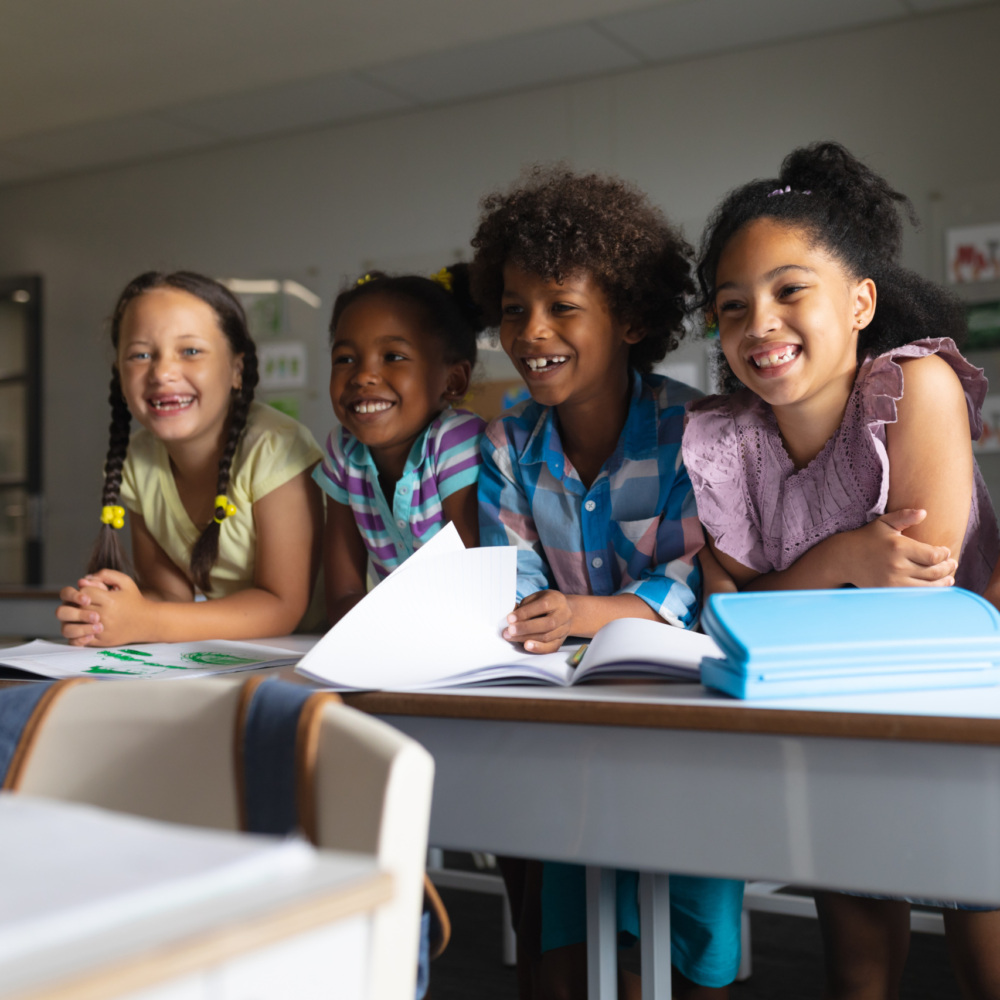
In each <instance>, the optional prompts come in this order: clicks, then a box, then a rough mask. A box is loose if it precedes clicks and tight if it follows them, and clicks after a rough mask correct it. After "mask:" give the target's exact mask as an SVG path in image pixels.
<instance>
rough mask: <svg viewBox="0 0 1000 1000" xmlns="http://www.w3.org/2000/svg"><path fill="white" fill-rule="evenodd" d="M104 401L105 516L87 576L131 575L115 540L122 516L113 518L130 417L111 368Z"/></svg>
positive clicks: (119, 509) (126, 452)
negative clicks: (107, 416) (105, 572)
mask: <svg viewBox="0 0 1000 1000" xmlns="http://www.w3.org/2000/svg"><path fill="white" fill-rule="evenodd" d="M108 401H109V402H110V403H111V429H110V441H109V444H108V457H107V459H106V460H105V463H104V490H103V493H102V495H101V504H102V505H103V508H104V511H105V513H107V514H108V516H107V517H104V516H103V515H102V518H101V521H102V524H101V530H100V531H99V532H98V535H97V541H96V542H95V543H94V550H93V552H92V553H91V555H90V562H89V563H88V564H87V573H88V574H90V573H96V572H97V571H98V570H102V569H116V570H120V571H121V572H123V573H129V574H131V573H132V568H131V566H130V564H129V559H128V556H127V555H126V554H125V550H124V548H123V547H122V544H121V542H120V541H119V540H118V529H120V528H121V526H122V523H123V521H122V518H123V517H124V513H122V514H121V516H117V515H118V512H119V511H121V510H122V508H120V507H119V506H118V499H119V494H120V492H121V485H122V466H123V465H124V464H125V456H126V454H128V437H129V427H130V425H131V423H132V417H131V415H130V414H129V411H128V406H126V405H125V397H124V396H123V395H122V384H121V378H120V377H119V375H118V369H117V368H113V369H112V371H111V392H110V395H109V396H108ZM116 521H117V522H118V523H117V524H116V523H115V522H116Z"/></svg>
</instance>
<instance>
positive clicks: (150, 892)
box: [0, 795, 391, 998]
mask: <svg viewBox="0 0 1000 1000" xmlns="http://www.w3.org/2000/svg"><path fill="white" fill-rule="evenodd" d="M0 847H2V849H0V884H3V885H4V887H5V888H4V893H3V894H2V896H0V997H3V998H15V997H21V996H25V995H34V994H35V993H36V992H37V991H39V990H42V989H43V988H52V987H54V986H58V984H60V983H67V984H70V983H74V982H77V981H80V980H87V979H88V977H89V978H92V977H94V976H100V975H101V974H103V973H102V970H107V969H114V968H119V969H120V968H121V966H123V965H128V964H129V963H132V964H133V965H134V964H135V962H136V960H137V959H138V960H140V961H141V960H142V958H143V956H147V955H152V956H153V959H152V962H151V963H150V962H148V961H147V963H146V964H147V965H150V966H151V967H150V968H149V969H148V970H147V975H148V978H149V979H150V981H155V980H156V979H157V978H159V977H160V976H161V975H162V974H163V972H164V968H166V969H167V970H169V972H170V973H171V974H179V973H181V972H183V971H185V966H186V965H187V966H188V967H189V968H195V967H198V965H199V964H204V961H205V959H206V958H208V959H212V960H215V961H219V960H222V959H225V958H228V957H231V956H232V955H235V954H240V953H242V952H244V951H246V950H248V949H251V948H253V947H260V946H261V944H263V943H269V942H271V941H274V940H279V939H280V938H282V937H284V936H286V935H287V934H289V933H298V932H300V931H302V930H303V929H309V928H311V927H314V926H319V925H320V924H322V923H324V922H329V921H331V920H334V919H338V918H339V917H342V916H348V915H351V914H352V913H356V912H363V911H365V910H368V909H371V908H373V907H374V906H376V905H378V904H379V903H381V902H383V901H385V899H387V898H388V897H389V895H390V892H391V886H390V880H389V877H388V876H386V875H383V874H382V873H380V872H379V871H378V869H377V868H376V867H375V865H374V862H373V861H372V859H371V858H368V857H366V856H362V855H350V854H341V853H333V852H327V851H322V852H321V851H316V850H314V849H313V848H311V847H309V846H308V845H305V844H301V845H299V844H291V845H288V844H283V843H282V842H280V841H276V840H274V839H272V838H263V837H260V838H258V837H249V836H246V835H241V834H235V833H230V832H226V831H219V830H201V829H195V828H191V827H183V826H174V825H173V824H169V823H159V822H155V821H152V820H146V819H139V818H137V817H131V816H124V815H121V814H117V813H111V812H107V811H105V810H101V809H96V808H94V807H90V806H82V805H78V804H71V803H66V802H56V801H52V800H43V799H32V798H29V797H26V796H17V795H4V796H2V797H0ZM241 932H242V933H241ZM130 975H132V976H133V977H134V976H136V975H138V976H139V978H140V979H141V978H142V977H143V973H141V972H139V973H137V972H136V971H135V970H134V969H133V970H132V972H131V973H130ZM56 995H61V994H59V993H58V990H57V991H56ZM68 995H70V994H68Z"/></svg>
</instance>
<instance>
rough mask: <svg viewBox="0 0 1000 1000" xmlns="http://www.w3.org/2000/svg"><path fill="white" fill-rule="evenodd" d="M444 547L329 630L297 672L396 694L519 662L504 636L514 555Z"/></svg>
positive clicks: (410, 563) (414, 562) (417, 558)
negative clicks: (509, 661)
mask: <svg viewBox="0 0 1000 1000" xmlns="http://www.w3.org/2000/svg"><path fill="white" fill-rule="evenodd" d="M450 527H453V526H450ZM443 533H444V531H442V532H439V535H438V536H435V539H434V540H432V541H436V539H437V537H439V536H440V535H441V534H443ZM456 537H457V532H456ZM441 548H444V549H445V551H444V552H443V554H438V553H437V552H436V551H435V550H433V549H431V547H430V545H428V546H424V547H422V548H420V549H418V550H417V552H416V553H414V555H413V556H411V557H410V558H409V559H408V560H407V561H406V562H405V563H404V564H403V566H402V567H400V569H399V570H396V571H395V572H394V573H392V574H391V575H390V576H389V577H387V578H386V579H385V580H384V581H382V583H380V584H379V585H378V586H377V587H376V588H375V589H374V590H372V591H371V593H370V594H368V595H367V596H366V597H365V598H364V600H362V601H361V602H359V603H358V604H357V605H355V607H354V608H352V609H351V611H350V613H349V614H347V615H345V616H344V617H343V618H342V619H341V620H340V621H339V622H338V623H337V624H336V625H335V626H334V627H333V628H332V629H330V631H329V632H327V634H326V635H325V636H324V637H323V638H322V639H321V640H320V641H319V643H318V644H317V645H316V646H314V647H313V649H312V650H311V651H310V652H309V653H308V654H307V655H306V656H305V657H304V658H303V659H302V661H301V663H300V664H299V667H298V669H299V670H300V671H301V672H302V673H305V674H307V675H308V676H310V677H314V678H316V679H318V680H321V681H326V682H329V683H333V684H336V685H339V686H344V687H349V688H359V689H393V690H398V689H406V688H417V687H425V686H427V685H429V684H433V683H435V682H440V681H441V680H442V679H445V678H449V677H454V676H456V675H458V674H466V673H468V672H469V671H470V670H474V669H476V668H478V667H485V666H493V665H495V664H498V663H504V662H506V661H508V660H510V659H511V657H512V656H516V655H517V650H516V649H515V647H513V646H512V645H511V644H510V643H509V642H507V641H506V640H505V639H504V638H502V636H501V634H500V633H501V630H502V628H503V626H504V622H505V620H506V616H507V614H509V613H510V611H511V610H512V609H513V607H514V604H515V592H516V581H517V554H516V551H515V550H514V549H513V548H511V547H507V546H497V547H488V548H479V549H465V548H462V549H460V550H459V551H454V550H453V548H450V547H448V546H442V547H441ZM404 569H405V570H406V572H401V570H404Z"/></svg>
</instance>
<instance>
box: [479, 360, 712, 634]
mask: <svg viewBox="0 0 1000 1000" xmlns="http://www.w3.org/2000/svg"><path fill="white" fill-rule="evenodd" d="M699 395H700V393H698V392H697V391H696V390H695V389H692V388H691V387H690V386H687V385H684V384H683V383H681V382H675V381H674V380H673V379H669V378H665V377H664V376H661V375H644V376H640V375H638V374H635V373H633V376H632V387H631V402H630V404H629V411H628V416H627V417H626V420H625V427H624V429H623V430H622V434H621V437H620V438H619V439H618V444H617V445H616V447H615V450H614V453H613V454H612V455H611V457H610V458H609V459H608V460H607V461H606V462H605V463H604V466H603V468H602V469H601V471H600V472H599V473H598V475H597V478H596V479H595V480H594V482H593V483H592V484H591V486H590V489H587V488H586V487H585V486H584V485H583V482H582V481H581V480H580V477H579V475H578V474H577V472H576V470H575V469H574V468H573V466H572V465H571V463H570V462H569V460H568V459H567V458H566V455H565V453H564V451H563V447H562V441H561V440H560V438H559V421H558V417H557V415H556V412H555V410H553V409H551V408H549V407H544V406H541V405H539V404H538V403H535V402H534V401H532V400H529V401H527V402H525V403H521V404H519V405H518V406H516V407H514V408H513V409H512V410H509V411H508V412H507V413H505V414H503V416H501V417H498V418H497V419H496V420H494V421H493V422H492V423H491V424H490V425H489V426H488V427H487V429H486V434H485V435H484V436H483V438H482V442H481V447H482V453H483V466H482V469H481V471H480V475H479V534H480V543H481V544H482V545H515V546H517V550H518V552H517V596H518V600H521V599H522V598H524V597H527V596H528V595H529V594H533V593H534V592H535V591H537V590H560V591H562V592H563V593H565V594H596V595H599V596H611V595H614V594H636V595H637V596H638V597H641V598H642V599H643V600H644V601H645V602H646V603H647V604H648V605H649V606H650V607H651V608H652V609H653V610H654V611H656V612H657V614H659V615H660V616H661V617H662V618H663V619H664V620H665V621H667V622H669V623H670V624H672V625H680V626H682V627H684V628H690V627H691V626H692V625H693V624H694V623H695V622H696V621H697V620H698V601H699V594H700V591H701V571H700V569H699V567H698V563H697V561H696V560H695V558H694V556H695V553H696V552H697V551H698V550H699V549H700V548H701V547H702V545H703V544H704V538H703V535H702V530H701V525H700V523H699V522H698V512H697V509H696V507H695V501H694V494H693V493H692V491H691V483H690V480H689V479H688V475H687V470H686V469H685V468H684V465H683V463H682V461H681V434H682V432H683V430H684V404H685V403H686V402H688V401H689V400H691V399H695V398H697V397H698V396H699Z"/></svg>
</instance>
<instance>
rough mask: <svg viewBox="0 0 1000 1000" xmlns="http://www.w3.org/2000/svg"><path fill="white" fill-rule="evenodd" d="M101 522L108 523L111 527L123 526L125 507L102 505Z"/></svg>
mask: <svg viewBox="0 0 1000 1000" xmlns="http://www.w3.org/2000/svg"><path fill="white" fill-rule="evenodd" d="M101 524H110V525H111V527H112V528H124V527H125V508H124V507H118V506H114V507H102V508H101Z"/></svg>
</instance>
